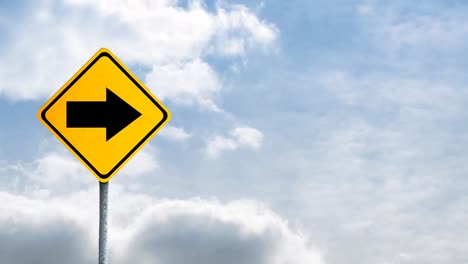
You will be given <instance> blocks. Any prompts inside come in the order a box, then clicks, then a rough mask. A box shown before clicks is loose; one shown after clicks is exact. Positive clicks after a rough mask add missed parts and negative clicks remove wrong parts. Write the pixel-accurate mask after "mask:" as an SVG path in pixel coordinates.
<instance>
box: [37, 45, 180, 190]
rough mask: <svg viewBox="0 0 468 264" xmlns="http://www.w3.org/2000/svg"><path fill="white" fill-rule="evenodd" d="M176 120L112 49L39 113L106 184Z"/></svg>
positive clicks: (93, 60) (100, 54) (86, 67)
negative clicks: (154, 137)
mask: <svg viewBox="0 0 468 264" xmlns="http://www.w3.org/2000/svg"><path fill="white" fill-rule="evenodd" d="M170 116H171V115H170V113H169V111H168V110H167V108H166V107H165V106H164V105H163V104H162V103H161V102H160V101H159V100H158V99H157V98H156V97H155V96H154V95H152V94H151V92H150V91H149V90H148V88H146V87H145V86H144V85H143V83H141V82H140V81H139V80H138V79H137V78H136V77H135V76H134V75H133V74H132V73H131V72H130V71H129V70H128V69H127V68H126V67H125V66H124V65H123V63H122V62H121V61H120V60H119V59H118V58H117V57H115V56H114V55H113V54H112V53H111V52H110V51H109V50H107V49H100V50H99V51H98V52H97V53H96V54H95V55H94V56H93V57H92V58H91V59H90V60H89V61H88V62H87V63H86V64H85V65H84V66H83V67H81V69H80V70H79V71H78V72H77V73H76V74H75V75H74V76H73V77H72V78H71V79H70V80H69V81H68V82H67V83H65V85H63V87H62V88H60V90H58V91H57V93H55V94H54V95H53V96H52V97H51V98H50V99H49V101H48V102H47V103H46V104H45V105H44V106H43V107H42V108H41V109H40V110H39V120H41V122H42V123H43V124H44V125H45V126H46V127H47V128H48V129H49V130H50V131H51V132H52V133H53V134H54V135H55V136H56V137H57V138H58V139H59V140H60V141H61V142H62V143H63V144H64V145H65V146H67V148H68V149H69V150H70V151H71V152H72V153H73V154H74V155H75V156H76V157H77V158H78V159H79V160H80V161H81V162H82V163H83V164H84V165H85V166H86V167H88V169H89V170H90V171H91V172H92V173H93V174H94V175H95V176H96V177H97V179H98V180H99V181H100V182H108V181H109V180H110V179H111V177H112V176H113V175H115V173H116V172H117V171H118V170H119V169H120V168H122V166H123V165H124V164H125V163H126V162H127V161H128V160H129V159H130V158H131V157H132V156H133V155H134V154H135V153H136V152H137V151H138V150H139V149H140V148H141V147H142V146H143V145H144V144H145V143H147V142H148V141H149V140H150V139H151V137H152V136H154V135H155V134H156V133H157V132H158V130H159V129H160V128H161V127H163V126H164V125H165V124H166V123H167V122H168V121H169V119H170Z"/></svg>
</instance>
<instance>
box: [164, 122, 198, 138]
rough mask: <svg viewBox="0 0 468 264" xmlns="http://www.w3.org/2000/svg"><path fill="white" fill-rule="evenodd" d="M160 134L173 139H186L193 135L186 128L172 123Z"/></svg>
mask: <svg viewBox="0 0 468 264" xmlns="http://www.w3.org/2000/svg"><path fill="white" fill-rule="evenodd" d="M158 135H160V136H162V137H165V138H167V139H169V140H172V141H185V140H187V139H189V138H191V137H192V135H191V134H189V133H188V132H187V131H185V129H183V128H180V127H174V126H171V125H166V126H165V127H164V128H163V129H162V130H161V131H160V132H159V133H158Z"/></svg>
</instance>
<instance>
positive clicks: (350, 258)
mask: <svg viewBox="0 0 468 264" xmlns="http://www.w3.org/2000/svg"><path fill="white" fill-rule="evenodd" d="M95 2H96V1H91V0H89V1H87V0H66V1H52V0H51V1H47V0H41V1H22V2H15V3H12V2H6V3H4V2H1V1H0V33H1V34H0V39H1V41H0V55H1V56H2V58H3V59H2V60H1V61H0V69H1V70H0V119H1V120H2V122H3V125H2V126H1V128H0V175H1V179H2V181H0V200H2V201H3V202H2V203H0V226H2V228H0V258H1V259H7V260H8V263H13V264H16V263H30V261H31V260H32V259H34V260H39V262H37V261H36V263H63V262H65V261H66V262H68V263H70V262H69V261H70V260H69V259H67V256H69V255H72V256H74V257H73V261H76V263H91V262H94V261H95V259H96V249H97V248H96V245H97V194H98V189H97V185H98V184H97V182H96V180H95V178H94V177H93V176H92V175H91V174H90V173H89V172H88V171H86V169H85V168H83V167H82V166H81V164H80V163H79V162H78V161H76V160H75V159H74V158H73V156H72V155H71V154H69V153H68V152H67V150H66V149H65V147H63V146H62V145H61V144H60V143H59V142H58V141H57V140H56V139H55V138H54V137H53V136H52V135H51V134H50V133H49V132H48V131H47V129H46V128H44V127H43V126H42V125H41V124H40V122H39V121H38V120H37V117H36V114H37V110H38V109H39V107H40V106H41V105H42V104H43V103H44V102H45V101H46V100H47V99H48V98H49V97H50V96H51V95H52V94H53V93H54V92H55V91H56V90H57V89H59V88H60V87H61V85H62V84H63V83H64V82H65V81H66V80H67V79H68V78H70V76H72V75H73V74H74V73H75V72H76V71H77V70H78V68H79V67H80V66H81V65H83V64H84V63H85V62H86V61H87V60H88V59H89V57H91V56H92V54H94V53H95V52H96V51H97V50H98V49H99V48H101V47H107V48H109V49H111V50H112V51H113V52H114V53H115V54H116V55H117V56H118V57H119V58H120V59H121V60H122V61H124V62H125V63H126V64H127V66H129V67H130V69H131V70H132V71H133V72H134V73H135V74H136V75H137V76H138V77H139V78H140V79H141V80H142V81H143V82H144V83H145V84H146V86H147V87H149V88H150V89H151V90H152V92H153V93H154V94H155V95H156V96H157V97H158V98H160V99H162V100H163V102H164V104H165V105H166V106H167V107H168V108H169V109H170V110H171V113H172V120H171V121H170V123H169V125H168V126H167V127H165V128H164V129H163V130H162V131H161V133H160V134H158V135H156V136H155V137H154V138H153V140H152V141H151V142H150V143H149V144H148V145H147V146H145V148H144V149H143V150H142V151H141V152H140V153H139V154H138V155H136V156H135V158H134V159H133V160H132V161H131V162H130V163H129V164H128V166H127V167H125V168H124V169H123V170H122V171H121V172H120V173H119V174H118V175H116V176H115V178H113V180H112V182H111V186H110V189H111V207H110V208H111V215H110V222H111V230H110V232H111V248H110V259H111V262H115V263H122V264H124V263H135V261H137V263H144V264H146V263H148V264H150V263H158V264H159V263H176V264H177V263H186V262H187V261H188V260H190V263H195V264H197V263H204V264H206V263H231V262H230V261H232V260H233V259H236V260H237V261H236V263H261V264H263V263H264V264H286V263H288V264H289V263H292V264H302V263H304V264H305V263H307V264H310V263H312V264H314V263H317V264H321V263H327V264H340V263H364V264H365V263H373V264H374V263H382V264H383V263H402V264H403V263H451V264H452V263H466V261H467V260H468V254H467V253H466V247H467V245H468V240H467V239H466V237H468V234H467V232H466V231H465V230H468V225H467V223H468V221H467V220H468V214H467V213H466V212H467V210H468V207H467V204H468V196H467V194H466V193H467V188H468V182H467V180H466V179H465V178H466V177H465V176H466V173H467V172H468V167H467V166H466V160H467V158H468V155H467V152H466V146H467V144H468V137H467V135H468V133H467V132H468V127H467V126H466V125H465V123H466V121H468V116H467V115H466V114H465V113H466V112H467V111H466V110H467V109H466V108H467V106H466V105H467V102H468V92H467V89H466V80H467V78H466V73H465V69H466V66H467V65H466V62H465V61H464V60H463V58H464V57H466V54H467V49H466V45H465V42H466V40H467V38H468V20H467V19H466V15H465V14H466V11H467V8H468V6H467V5H466V3H465V2H464V1H425V2H423V3H415V2H409V1H370V0H369V1H305V0H303V1H299V0H293V1H218V2H212V1H209V2H208V1H206V2H203V1H192V0H188V1H175V0H174V1H171V0H157V1H152V2H151V3H150V2H146V1H128V3H127V1H124V0H106V1H99V2H96V3H95ZM129 3H131V4H129ZM1 241H8V243H6V242H4V243H2V242H1ZM128 245H131V246H128ZM31 248H34V249H35V250H32V251H30V253H29V254H21V256H18V254H17V253H18V252H23V251H25V250H30V249H31ZM52 248H59V249H60V250H52ZM71 263H74V262H71Z"/></svg>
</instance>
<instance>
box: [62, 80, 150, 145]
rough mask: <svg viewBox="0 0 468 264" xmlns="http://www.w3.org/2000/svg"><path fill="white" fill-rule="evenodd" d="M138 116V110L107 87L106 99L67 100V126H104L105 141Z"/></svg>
mask: <svg viewBox="0 0 468 264" xmlns="http://www.w3.org/2000/svg"><path fill="white" fill-rule="evenodd" d="M140 116H141V114H140V112H138V111H137V110H135V108H133V107H132V106H130V105H129V104H128V103H127V102H125V101H124V100H122V99H121V98H120V97H118V96H117V95H116V94H115V93H113V92H112V91H111V90H109V89H106V101H104V102H99V101H98V102H96V101H78V102H74V101H69V102H67V127H68V128H105V129H106V141H108V140H110V139H111V138H112V137H113V136H115V135H116V134H117V133H119V132H120V131H122V129H124V128H126V127H127V126H128V125H130V124H131V123H132V122H133V121H135V120H136V119H137V118H138V117H140Z"/></svg>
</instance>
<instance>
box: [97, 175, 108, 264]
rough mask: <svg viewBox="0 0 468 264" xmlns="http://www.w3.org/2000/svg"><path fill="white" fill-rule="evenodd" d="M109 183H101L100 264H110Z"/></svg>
mask: <svg viewBox="0 0 468 264" xmlns="http://www.w3.org/2000/svg"><path fill="white" fill-rule="evenodd" d="M108 197H109V183H108V182H106V183H102V182H100V183H99V264H108V263H109V262H108V259H109V257H108V253H107V249H108V247H107V217H108V212H107V208H108V205H109V199H108Z"/></svg>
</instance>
